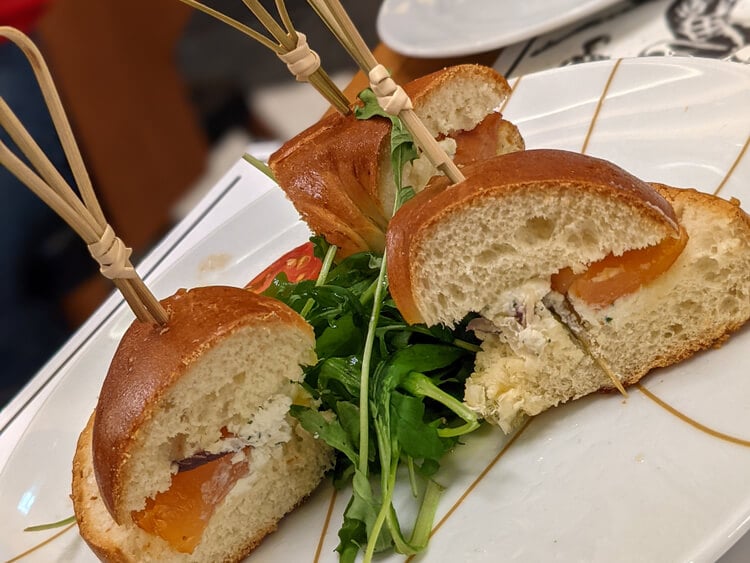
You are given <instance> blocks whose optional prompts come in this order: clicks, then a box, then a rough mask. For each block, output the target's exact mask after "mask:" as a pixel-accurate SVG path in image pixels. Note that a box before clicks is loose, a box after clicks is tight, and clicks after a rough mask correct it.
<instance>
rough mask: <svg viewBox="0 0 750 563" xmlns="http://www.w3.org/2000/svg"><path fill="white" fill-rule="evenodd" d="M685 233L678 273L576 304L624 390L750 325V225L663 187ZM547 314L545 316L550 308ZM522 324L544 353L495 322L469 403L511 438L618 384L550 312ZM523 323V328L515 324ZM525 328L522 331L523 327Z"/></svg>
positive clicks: (707, 199)
mask: <svg viewBox="0 0 750 563" xmlns="http://www.w3.org/2000/svg"><path fill="white" fill-rule="evenodd" d="M658 188H659V191H660V192H661V193H662V194H663V195H664V196H665V197H667V199H668V200H669V201H670V202H672V204H673V206H674V209H675V212H676V213H677V216H678V218H679V220H680V224H681V225H682V226H684V227H685V229H687V231H688V234H689V237H690V238H689V240H688V243H687V246H686V247H685V249H684V250H683V252H682V254H681V255H680V256H679V258H678V259H677V261H676V262H675V263H674V264H673V266H672V267H671V268H670V269H669V270H668V271H667V272H666V273H664V274H663V275H662V276H660V277H659V278H657V279H656V280H654V281H653V282H652V283H650V284H648V285H647V286H644V287H642V288H641V289H640V290H639V291H638V292H637V293H634V294H632V295H627V296H624V297H621V298H620V299H618V300H616V301H615V302H614V303H613V304H612V305H611V306H609V307H606V308H603V309H593V308H591V307H589V306H587V305H586V304H585V303H583V302H581V301H580V300H573V303H572V304H573V305H574V306H575V309H576V314H577V315H578V317H579V318H578V319H577V321H576V323H577V324H580V325H582V327H583V331H584V335H585V338H586V339H587V340H588V341H590V344H591V350H592V352H593V354H594V355H595V356H596V357H598V358H601V359H603V360H604V361H605V362H606V363H607V364H608V365H609V367H610V368H611V369H612V370H613V371H614V372H615V374H617V375H618V377H619V378H620V379H621V381H622V382H623V383H625V384H633V383H635V382H637V381H638V380H639V379H640V378H641V377H643V376H644V375H645V374H646V373H647V372H648V371H650V370H651V369H653V368H655V367H660V366H667V365H671V364H673V363H675V362H677V361H680V360H682V359H684V358H686V357H688V356H690V355H691V354H693V353H694V352H696V351H698V350H700V349H703V348H708V347H710V346H712V345H714V344H715V343H717V342H718V343H720V342H723V340H724V339H725V338H726V337H727V336H728V334H729V333H730V332H732V331H734V330H736V329H737V328H739V327H740V326H742V325H743V324H744V323H745V322H747V320H748V319H749V318H750V219H749V218H748V216H747V215H746V214H745V213H743V212H742V211H741V210H739V209H738V208H737V207H736V206H733V205H732V204H731V203H729V202H725V201H723V200H720V199H718V198H715V197H713V196H709V195H706V194H702V193H699V192H695V191H693V190H679V189H675V188H668V187H666V186H659V187H658ZM544 311H547V310H546V309H544ZM537 313H538V314H537V315H534V316H531V317H530V318H525V319H524V322H525V323H528V324H530V326H532V327H534V329H535V330H537V331H538V332H539V333H540V334H542V335H544V338H545V339H546V344H544V345H543V346H542V347H541V349H530V348H528V347H525V346H523V344H522V342H521V339H520V338H519V337H518V331H519V330H518V327H516V331H515V332H514V331H513V330H512V329H511V328H508V325H510V326H511V327H512V325H513V323H516V319H515V318H512V317H507V316H506V317H495V318H493V319H492V321H493V322H494V323H495V324H496V325H497V326H499V327H503V326H505V327H506V328H505V329H504V330H499V331H498V332H489V333H482V332H479V333H478V335H479V336H480V338H481V339H482V350H481V352H479V353H478V354H477V359H476V365H475V372H474V374H472V376H471V377H470V378H469V380H468V381H467V383H466V393H465V401H466V403H467V404H468V405H469V406H470V407H471V408H473V409H474V410H476V411H477V412H479V413H480V414H482V416H484V417H485V418H486V419H488V420H490V421H491V422H493V423H495V424H497V425H498V426H500V427H501V428H502V429H503V430H504V431H505V432H510V431H511V430H512V429H513V428H515V427H516V426H517V425H518V423H519V422H520V421H521V420H522V419H523V417H524V416H526V415H528V416H533V415H536V414H538V413H540V412H542V411H544V410H546V409H548V408H550V407H553V406H556V405H558V404H560V403H563V402H565V401H568V400H572V399H576V398H579V397H581V396H583V395H586V394H588V393H591V392H594V391H596V390H598V389H602V388H611V387H612V383H611V382H610V380H609V379H608V377H607V376H606V375H605V374H604V372H603V371H602V370H601V368H600V367H599V366H598V365H596V363H595V362H594V361H593V359H592V356H591V355H589V354H587V353H585V352H584V351H583V350H582V348H581V346H580V345H579V344H577V343H576V342H575V341H574V340H573V338H572V337H571V335H570V332H569V331H568V330H567V329H566V328H564V327H563V326H562V325H561V324H560V323H558V322H557V321H556V320H554V319H550V318H549V317H547V315H549V311H547V312H546V314H545V313H544V312H543V311H539V310H537ZM516 324H518V323H516ZM518 326H520V325H518Z"/></svg>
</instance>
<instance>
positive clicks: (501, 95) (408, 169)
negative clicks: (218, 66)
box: [269, 65, 524, 256]
mask: <svg viewBox="0 0 750 563" xmlns="http://www.w3.org/2000/svg"><path fill="white" fill-rule="evenodd" d="M404 89H405V90H406V92H407V94H409V96H410V98H411V100H412V102H413V104H414V111H415V113H416V114H417V116H418V117H419V118H420V119H421V120H422V122H423V123H424V124H425V126H426V127H427V129H428V131H429V132H430V133H431V134H432V135H433V136H434V137H435V138H436V139H439V140H440V143H441V144H442V145H443V147H444V149H445V150H446V152H448V154H450V155H451V156H452V157H453V158H454V161H455V162H456V163H457V164H458V165H459V166H460V165H463V164H467V163H469V162H473V161H476V160H481V159H484V158H488V157H491V156H494V155H496V154H502V153H505V152H510V151H516V150H522V149H523V148H524V143H523V139H522V137H521V135H520V133H519V132H518V129H517V128H516V127H515V126H514V125H513V124H511V123H510V122H508V121H506V120H504V119H503V118H502V116H501V115H500V114H499V113H497V112H496V111H495V110H496V109H497V108H498V107H499V106H500V105H501V104H502V102H503V101H504V100H505V99H506V98H507V96H508V95H509V94H510V87H509V86H508V83H507V82H506V80H505V79H504V78H503V77H502V76H501V75H500V74H498V73H497V72H496V71H494V70H493V69H491V68H489V67H485V66H480V65H458V66H454V67H448V68H446V69H443V70H440V71H438V72H435V73H432V74H429V75H427V76H424V77H422V78H419V79H417V80H414V81H412V82H410V83H408V84H406V85H405V86H404ZM390 132H391V123H390V121H389V120H388V119H385V118H382V117H376V118H373V119H368V120H360V119H357V118H356V117H355V116H354V115H348V116H342V115H340V114H333V115H329V116H327V117H325V118H323V119H321V120H320V121H319V122H318V123H316V124H315V125H313V126H312V127H310V128H308V129H306V130H305V131H303V132H301V133H300V134H299V135H297V136H296V137H294V138H292V139H291V140H289V141H288V142H286V143H285V144H284V145H283V146H282V147H281V148H280V149H279V150H278V151H276V152H275V153H274V154H273V155H271V158H270V159H269V166H270V167H271V169H272V170H273V172H274V175H275V177H276V180H277V181H278V183H279V185H280V186H281V188H282V189H283V190H284V192H285V193H286V195H287V197H288V198H289V199H290V200H291V202H292V203H293V204H294V206H295V208H296V209H297V211H298V212H299V213H300V215H301V216H302V217H303V219H304V220H305V221H306V222H307V224H308V225H309V226H310V228H311V229H312V230H313V232H315V233H317V234H321V235H323V236H325V238H326V240H328V242H330V243H331V244H336V245H337V246H338V247H339V249H340V251H339V254H340V256H347V255H349V254H353V253H354V252H359V251H363V250H374V251H376V252H383V249H384V244H385V230H386V226H387V224H388V220H389V219H390V217H391V215H392V213H393V204H394V201H395V194H396V186H395V184H394V181H393V170H392V166H391V160H390ZM436 173H437V170H436V169H435V168H434V167H433V166H432V164H431V163H430V162H429V161H428V160H427V159H426V157H424V156H423V157H421V158H419V159H417V160H416V161H414V162H413V163H410V164H407V165H406V166H405V169H404V172H403V174H404V185H405V186H411V187H413V188H414V189H415V190H417V191H419V190H421V189H422V188H423V187H424V186H425V185H426V184H427V182H428V181H429V179H430V178H431V177H432V176H434V175H435V174H436Z"/></svg>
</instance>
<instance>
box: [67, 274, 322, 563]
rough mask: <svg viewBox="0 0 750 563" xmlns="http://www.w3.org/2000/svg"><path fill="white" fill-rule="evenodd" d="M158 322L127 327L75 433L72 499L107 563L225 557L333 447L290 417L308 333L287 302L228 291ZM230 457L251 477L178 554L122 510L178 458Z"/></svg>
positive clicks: (170, 303) (257, 534)
mask: <svg viewBox="0 0 750 563" xmlns="http://www.w3.org/2000/svg"><path fill="white" fill-rule="evenodd" d="M163 305H164V306H165V308H166V309H167V311H168V312H169V313H170V320H169V323H168V324H167V325H166V326H157V325H150V324H148V323H141V322H138V321H136V322H134V323H133V325H131V327H130V329H129V330H128V331H127V333H126V334H125V336H124V337H123V339H122V341H121V343H120V346H119V348H118V350H117V352H116V354H115V357H114V359H113V361H112V364H111V366H110V370H109V373H108V375H107V379H106V380H105V383H104V385H103V387H102V392H101V396H100V398H99V403H98V405H97V408H96V410H95V412H94V414H93V415H92V417H91V420H90V421H89V424H88V425H87V427H86V429H85V430H84V432H83V433H82V435H81V438H80V440H79V443H78V447H77V450H76V456H75V459H74V466H73V501H74V507H75V511H76V516H77V519H78V522H79V528H80V531H81V535H82V536H83V538H84V539H85V540H86V541H87V543H89V545H90V546H91V547H92V549H93V550H94V552H95V553H96V554H97V555H98V556H99V557H100V558H102V559H103V560H108V561H237V560H239V559H241V558H242V557H243V556H245V555H246V554H247V553H248V552H249V551H250V550H252V549H253V548H254V547H255V546H256V545H257V544H258V543H259V542H260V541H261V539H262V538H263V537H264V536H265V535H266V534H268V533H270V532H271V531H273V530H274V529H275V527H276V525H277V522H278V520H279V519H280V518H282V517H283V516H284V514H286V513H287V512H289V511H290V510H291V509H293V508H294V507H295V506H296V505H297V504H299V503H300V502H301V501H302V500H303V499H304V498H305V497H306V496H307V495H309V494H310V492H311V491H312V490H313V489H314V488H315V487H316V486H317V484H318V483H319V482H320V480H321V479H322V477H323V474H324V472H325V471H326V470H327V469H328V468H329V467H330V466H331V464H332V453H331V450H330V449H329V448H328V446H327V445H326V444H325V443H323V442H322V441H321V440H316V439H314V438H313V437H312V436H310V435H309V434H308V433H307V432H305V431H304V430H302V429H301V427H299V426H298V424H297V422H296V420H295V419H293V418H292V417H290V415H289V414H288V410H289V406H290V405H291V403H292V400H293V398H294V397H295V396H296V395H297V393H298V387H297V385H296V383H295V382H297V381H299V380H300V379H301V377H302V369H301V367H300V366H301V365H303V364H309V363H312V362H314V361H315V354H314V336H313V333H312V329H311V328H310V327H309V325H307V323H305V322H304V320H303V319H302V318H301V317H299V316H298V315H297V314H296V313H294V312H293V311H292V310H291V309H289V308H287V307H286V306H285V305H283V304H281V303H278V302H276V301H274V300H271V299H268V298H265V297H261V296H258V295H255V294H252V293H250V292H247V291H244V290H241V289H237V288H229V287H207V288H196V289H193V290H190V291H187V292H185V291H181V292H178V293H177V294H175V295H174V296H173V297H170V298H169V299H167V300H165V301H163ZM206 452H208V453H215V454H221V453H225V452H230V453H229V454H227V455H232V456H234V457H233V458H232V462H233V463H234V462H235V459H236V461H237V462H238V463H239V462H245V463H247V464H248V469H249V471H248V472H247V473H246V474H245V475H244V476H242V477H241V478H240V479H239V480H238V481H237V482H236V484H235V485H234V486H233V487H232V488H231V489H230V490H229V492H228V494H226V497H225V498H223V500H221V501H220V502H219V504H218V505H217V506H216V509H215V512H214V513H213V516H211V517H210V518H208V521H207V525H206V527H205V531H204V532H203V534H202V537H201V539H200V542H199V543H198V544H197V546H196V547H195V548H194V550H193V551H192V553H190V552H178V551H176V550H175V549H173V547H172V546H170V544H169V543H168V542H167V541H165V540H163V539H162V538H161V537H158V536H157V535H154V534H151V533H148V532H146V531H144V530H143V529H141V528H139V527H138V526H136V524H135V523H134V520H133V513H137V512H138V511H142V510H143V509H144V507H146V499H147V498H149V497H154V496H155V494H156V493H157V492H159V491H165V490H167V489H169V488H170V482H171V479H172V476H173V474H174V473H175V472H176V471H177V465H176V462H178V461H180V460H185V459H191V457H193V456H196V455H200V454H203V453H206Z"/></svg>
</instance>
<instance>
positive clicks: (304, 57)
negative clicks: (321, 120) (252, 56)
mask: <svg viewBox="0 0 750 563" xmlns="http://www.w3.org/2000/svg"><path fill="white" fill-rule="evenodd" d="M242 1H243V2H244V4H245V6H247V7H248V9H249V10H250V11H251V12H252V13H253V15H254V16H255V17H256V18H257V20H258V21H259V22H260V24H261V25H262V26H263V27H264V28H265V29H266V31H267V32H268V33H269V34H270V35H271V37H272V39H269V38H268V37H266V36H265V35H263V34H262V33H260V32H258V31H256V30H254V29H252V28H251V27H248V26H246V25H244V24H242V23H240V22H238V21H237V20H234V19H232V18H230V17H229V16H227V15H225V14H222V13H221V12H219V11H217V10H214V9H213V8H210V7H208V6H206V5H205V4H203V3H201V2H198V1H197V0H180V2H182V3H183V4H187V5H188V6H191V7H192V8H195V9H196V10H199V11H201V12H203V13H204V14H208V15H209V16H212V17H214V18H216V19H217V20H219V21H221V22H223V23H225V24H227V25H229V26H230V27H233V28H234V29H236V30H238V31H240V32H242V33H244V34H245V35H247V36H248V37H251V38H252V39H255V40H256V41H257V42H258V43H260V44H261V45H263V46H264V47H267V48H268V49H270V50H271V51H273V52H274V53H275V54H276V55H277V56H278V57H279V58H280V59H281V60H282V61H283V62H284V63H285V64H286V66H287V68H288V69H289V72H291V73H292V74H293V75H294V76H295V78H296V79H297V80H298V81H299V82H309V83H310V84H311V85H312V86H314V87H315V89H316V90H318V92H320V94H321V95H322V96H323V97H324V98H325V99H326V100H328V102H329V103H330V104H331V105H332V106H333V107H334V108H336V110H338V111H339V112H340V113H342V114H344V115H347V114H349V113H351V108H350V107H349V101H348V100H347V99H346V96H345V95H344V93H343V92H342V91H341V90H340V89H339V88H338V86H336V84H334V82H333V80H331V78H330V76H328V74H327V73H326V72H325V71H324V70H323V68H322V67H321V66H320V57H319V56H318V54H317V53H316V52H315V51H313V50H312V49H310V47H309V45H308V44H307V37H306V36H305V34H304V33H300V32H299V31H297V30H296V29H294V25H293V24H292V20H291V18H290V17H289V13H288V12H287V9H286V6H285V4H284V0H275V2H276V10H277V11H278V13H279V19H280V20H281V23H280V24H279V23H278V22H277V21H276V20H275V19H274V18H273V16H272V15H271V14H270V13H269V12H268V10H266V8H264V7H263V6H262V5H261V3H260V2H259V0H242Z"/></svg>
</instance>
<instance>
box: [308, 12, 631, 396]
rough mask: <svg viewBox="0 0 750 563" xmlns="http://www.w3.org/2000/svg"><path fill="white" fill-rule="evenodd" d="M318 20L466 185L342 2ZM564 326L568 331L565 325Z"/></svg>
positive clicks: (386, 105) (424, 145) (445, 168)
mask: <svg viewBox="0 0 750 563" xmlns="http://www.w3.org/2000/svg"><path fill="white" fill-rule="evenodd" d="M308 2H309V3H310V5H311V6H312V7H313V9H314V10H315V11H316V12H317V14H318V16H320V18H321V19H322V20H323V21H324V23H325V24H326V25H327V26H328V28H329V29H330V30H331V32H332V33H333V34H334V36H335V37H336V39H338V41H339V42H340V43H341V45H342V46H343V47H344V48H345V49H346V50H347V51H348V52H349V55H350V56H351V57H352V58H353V59H354V60H355V61H356V63H357V65H359V67H360V68H361V69H362V71H363V72H365V73H366V74H367V75H368V77H369V79H370V86H371V88H372V90H373V92H374V93H375V95H376V96H377V98H378V103H379V104H380V106H381V107H382V108H383V109H384V110H385V111H386V112H387V113H390V114H391V115H397V116H398V117H399V118H401V120H402V121H403V122H404V125H406V127H407V128H408V129H409V132H410V133H411V134H412V136H413V137H414V140H415V142H416V143H417V144H418V145H419V146H420V148H421V149H422V150H423V151H424V152H425V154H426V155H427V157H428V158H429V159H430V161H431V162H432V164H433V165H435V166H436V167H437V168H438V169H439V170H441V171H442V172H443V173H444V174H445V175H446V176H447V177H448V178H449V179H450V180H451V182H452V183H454V184H457V183H459V182H461V181H463V180H464V179H465V178H464V175H463V174H462V173H461V171H460V170H459V169H458V167H457V166H456V164H455V163H454V162H453V160H451V158H450V157H449V156H448V154H447V153H446V152H445V151H444V150H443V149H442V148H441V147H440V145H438V143H437V141H436V140H435V139H434V138H433V136H432V135H430V133H429V131H428V130H427V128H426V127H425V126H424V124H423V123H422V121H421V120H420V119H419V117H418V116H417V114H416V113H415V112H414V110H413V106H412V103H411V100H410V99H409V96H408V95H407V94H406V92H404V90H403V88H402V87H401V86H399V85H397V84H396V83H395V81H394V80H393V79H392V78H391V77H390V73H389V72H388V71H387V70H386V69H385V67H383V65H381V64H379V63H378V61H377V60H376V59H375V56H374V55H373V54H372V52H371V51H370V49H369V48H368V47H367V44H366V43H365V42H364V40H363V39H362V36H361V35H360V33H359V32H358V31H357V28H356V26H355V25H354V23H353V22H352V20H351V18H349V15H348V14H347V13H346V10H344V8H343V6H342V5H341V2H340V1H339V0H308ZM562 324H563V326H565V327H566V328H568V329H569V327H568V326H567V325H566V324H565V323H562ZM569 333H570V334H571V336H572V337H573V339H574V340H575V341H576V342H578V344H579V345H580V346H581V348H582V349H583V350H584V351H585V352H586V353H587V354H588V355H589V356H591V358H592V359H593V360H594V361H595V362H596V364H597V365H598V366H599V367H600V368H601V369H602V370H603V371H604V372H605V373H606V374H607V376H608V377H609V378H610V380H611V381H612V384H613V385H614V386H615V388H616V389H617V390H618V391H620V393H622V395H623V396H625V397H627V396H628V394H627V392H626V391H625V388H624V387H623V385H622V383H621V382H620V379H619V378H618V377H617V375H616V374H615V373H614V372H613V371H612V369H611V368H610V367H609V365H608V364H607V363H606V362H605V361H604V360H603V359H601V358H599V357H597V356H596V355H595V354H594V353H593V351H592V350H591V345H590V343H588V342H586V341H585V339H583V338H581V336H580V335H578V334H576V333H575V332H573V331H572V330H570V329H569Z"/></svg>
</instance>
